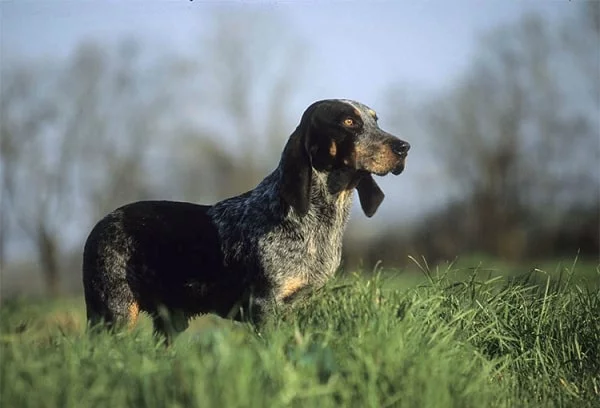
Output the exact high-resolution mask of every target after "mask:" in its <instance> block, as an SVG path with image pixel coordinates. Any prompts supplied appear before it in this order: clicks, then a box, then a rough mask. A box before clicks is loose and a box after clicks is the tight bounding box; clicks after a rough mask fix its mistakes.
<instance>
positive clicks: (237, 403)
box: [0, 261, 600, 408]
mask: <svg viewBox="0 0 600 408" xmlns="http://www.w3.org/2000/svg"><path fill="white" fill-rule="evenodd" d="M417 264H418V266H419V267H420V268H421V269H422V271H423V274H424V276H425V278H426V280H425V283H423V284H421V285H418V286H413V287H411V288H406V287H403V284H402V281H403V277H402V275H401V274H397V275H394V274H392V275H390V274H385V275H383V274H381V275H377V276H375V277H373V278H372V279H369V280H366V279H363V278H360V277H354V278H350V279H348V278H346V279H343V283H341V282H340V281H337V282H333V283H332V284H331V285H330V286H329V287H327V288H325V289H324V290H321V291H319V292H318V293H316V294H315V295H314V296H312V297H311V298H309V299H307V300H306V301H304V302H302V303H301V304H299V305H297V306H296V307H295V308H294V309H291V310H282V311H280V313H279V314H278V315H277V316H275V317H274V318H273V319H271V320H270V321H269V322H267V323H266V324H265V325H264V326H263V327H262V328H261V329H260V331H256V330H254V329H253V328H251V327H249V326H247V325H242V324H235V323H231V322H229V321H225V320H221V319H218V318H210V317H208V318H202V319H198V320H197V321H196V322H195V324H194V325H193V326H192V328H191V329H190V330H188V331H187V332H186V333H184V334H183V335H181V336H180V337H179V338H178V339H177V341H176V342H175V344H174V345H173V346H172V347H170V348H166V347H164V346H163V345H162V344H160V342H157V340H156V339H155V338H153V337H152V335H151V330H150V327H149V325H148V324H147V323H148V322H147V321H146V322H143V323H142V324H141V327H139V328H137V329H135V330H134V331H132V332H123V333H118V334H115V335H109V334H101V335H96V336H88V335H87V334H86V333H85V331H84V319H83V302H82V300H81V299H75V300H71V301H63V302H58V303H50V304H48V303H41V304H35V303H26V302H15V303H12V304H5V305H3V306H2V309H1V311H0V330H1V349H0V351H1V355H0V358H1V368H0V404H1V406H3V407H36V408H37V407H96V406H98V407H100V406H102V407H104V406H115V407H121V406H127V407H311V406H315V407H319V408H325V407H330V406H343V407H516V406H519V407H527V406H531V407H540V406H544V407H548V406H550V407H551V406H573V407H582V406H600V292H598V290H597V289H596V288H595V286H594V285H591V286H589V287H590V288H589V289H588V288H586V287H585V286H582V285H579V284H575V283H574V280H573V276H574V272H573V271H572V270H571V268H567V270H566V272H565V273H563V274H559V275H558V276H556V277H555V278H553V279H550V278H548V277H547V276H546V275H545V274H544V273H543V272H541V271H539V270H534V271H533V272H532V273H531V274H530V275H529V276H525V277H522V278H519V279H505V278H502V277H497V276H496V277H490V276H489V274H486V273H482V272H481V271H479V270H477V269H474V270H469V271H468V273H467V272H465V270H464V269H460V270H455V269H454V267H453V266H452V265H451V266H450V267H448V268H447V269H444V270H441V271H432V270H430V269H429V268H428V267H427V265H426V264H425V263H424V262H422V261H421V262H417ZM596 274H598V271H597V270H596ZM575 275H576V273H575ZM384 276H385V277H384ZM456 276H460V277H461V279H460V280H456ZM464 276H466V278H464ZM539 276H544V277H546V278H545V279H543V280H540V279H539ZM596 279H600V275H597V277H596Z"/></svg>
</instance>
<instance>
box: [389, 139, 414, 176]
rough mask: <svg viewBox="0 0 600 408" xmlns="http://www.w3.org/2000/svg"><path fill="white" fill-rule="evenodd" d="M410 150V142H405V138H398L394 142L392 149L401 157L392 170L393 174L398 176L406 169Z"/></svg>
mask: <svg viewBox="0 0 600 408" xmlns="http://www.w3.org/2000/svg"><path fill="white" fill-rule="evenodd" d="M409 150H410V143H408V142H405V141H404V140H400V139H398V140H395V141H394V142H393V143H392V151H393V152H394V154H396V155H397V156H398V157H399V160H398V165H397V166H396V167H395V168H394V169H393V170H392V174H393V175H395V176H397V175H398V174H400V173H402V172H403V171H404V165H405V161H406V156H407V155H408V151H409Z"/></svg>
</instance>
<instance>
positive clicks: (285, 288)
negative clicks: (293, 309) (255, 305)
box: [277, 277, 306, 302]
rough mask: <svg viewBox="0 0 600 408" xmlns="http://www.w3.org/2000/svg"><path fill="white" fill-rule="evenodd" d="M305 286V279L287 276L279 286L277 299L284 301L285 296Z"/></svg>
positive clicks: (289, 295) (287, 296)
mask: <svg viewBox="0 0 600 408" xmlns="http://www.w3.org/2000/svg"><path fill="white" fill-rule="evenodd" d="M305 286H306V280H305V279H303V278H300V277H293V278H288V279H287V280H286V281H285V282H284V283H283V285H281V287H280V288H279V293H278V294H277V300H278V301H280V302H281V301H285V300H286V299H287V298H289V297H291V296H292V295H293V294H294V293H296V292H298V291H299V290H300V289H302V288H304V287H305Z"/></svg>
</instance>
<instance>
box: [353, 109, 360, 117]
mask: <svg viewBox="0 0 600 408" xmlns="http://www.w3.org/2000/svg"><path fill="white" fill-rule="evenodd" d="M354 114H355V115H356V116H358V117H359V118H360V111H359V110H358V109H356V108H354Z"/></svg>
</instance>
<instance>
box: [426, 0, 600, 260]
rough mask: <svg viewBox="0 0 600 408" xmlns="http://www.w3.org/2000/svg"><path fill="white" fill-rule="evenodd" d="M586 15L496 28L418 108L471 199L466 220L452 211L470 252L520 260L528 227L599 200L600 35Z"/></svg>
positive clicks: (444, 163) (447, 167)
mask: <svg viewBox="0 0 600 408" xmlns="http://www.w3.org/2000/svg"><path fill="white" fill-rule="evenodd" d="M583 7H589V9H590V10H592V11H593V12H594V13H596V14H597V11H596V10H597V8H598V7H597V5H591V4H584V5H583ZM590 14H592V13H589V12H588V11H586V10H582V12H581V13H579V14H577V15H576V16H574V17H569V18H565V19H564V21H563V22H562V23H561V24H554V23H552V22H550V21H545V20H542V19H541V18H539V17H536V16H528V17H526V18H524V19H522V20H521V21H519V22H517V23H516V24H512V25H509V26H506V27H502V28H499V29H497V30H495V31H493V32H491V33H490V34H489V35H487V36H485V37H484V38H483V40H482V42H481V45H480V47H479V48H478V50H477V52H476V58H475V60H474V62H473V63H472V65H471V67H470V69H469V70H468V71H467V72H466V74H465V75H464V76H463V77H462V78H461V80H460V81H458V82H457V84H456V85H455V87H454V88H453V89H452V90H451V91H450V92H449V93H446V94H443V95H441V96H440V97H438V99H437V100H435V101H434V102H431V103H429V104H427V106H425V108H424V109H422V111H424V112H426V115H425V117H424V118H423V120H424V121H425V122H426V123H428V124H429V128H428V129H429V131H428V132H427V134H428V135H429V136H430V137H431V139H430V140H431V141H432V143H431V145H430V147H431V149H433V150H434V151H435V153H436V154H435V158H436V161H437V163H438V165H440V166H441V168H443V170H444V172H445V173H446V174H447V175H448V178H447V179H446V180H445V182H447V183H453V184H455V185H457V187H458V189H459V190H460V191H461V192H462V194H463V196H464V197H467V199H466V200H464V202H463V206H466V208H468V210H467V211H466V212H465V215H464V219H462V220H461V219H459V218H457V217H455V216H453V217H452V223H453V229H454V231H455V232H456V231H459V230H464V231H465V232H464V233H465V234H466V235H465V236H463V237H461V239H462V240H464V242H465V246H466V247H467V248H464V249H471V250H472V249H483V250H486V251H489V252H491V253H495V254H499V255H503V256H507V257H518V256H520V255H521V254H522V253H523V251H524V250H525V248H526V244H527V242H526V240H525V239H524V237H525V236H526V232H527V230H526V229H527V228H529V227H530V226H532V225H542V224H543V225H556V224H560V223H561V222H563V220H562V216H563V215H564V214H565V213H566V211H567V210H568V209H569V208H570V207H572V206H573V205H575V204H577V205H579V204H581V203H588V205H594V204H595V203H596V200H597V199H598V188H599V187H598V186H599V185H600V175H599V174H598V172H591V171H590V169H593V168H597V163H598V158H599V145H598V136H599V135H598V123H599V122H598V116H597V113H598V112H599V111H600V109H599V104H598V101H599V100H600V98H598V97H597V96H598V92H599V88H598V82H599V81H598V72H599V71H598V61H600V55H599V49H600V47H599V45H600V41H598V31H597V27H598V23H597V17H595V18H590V17H589V16H590ZM565 32H566V33H567V34H568V35H566V34H564V33H565ZM575 39H577V40H575ZM569 41H570V42H571V45H573V46H571V45H569ZM573 43H576V46H575V45H574V44H573ZM590 90H593V91H592V92H591V93H592V95H593V97H592V98H589V95H590V93H589V91H590ZM586 95H587V96H588V97H586ZM458 224H461V225H458ZM465 228H466V230H465ZM548 239H551V237H548Z"/></svg>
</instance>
